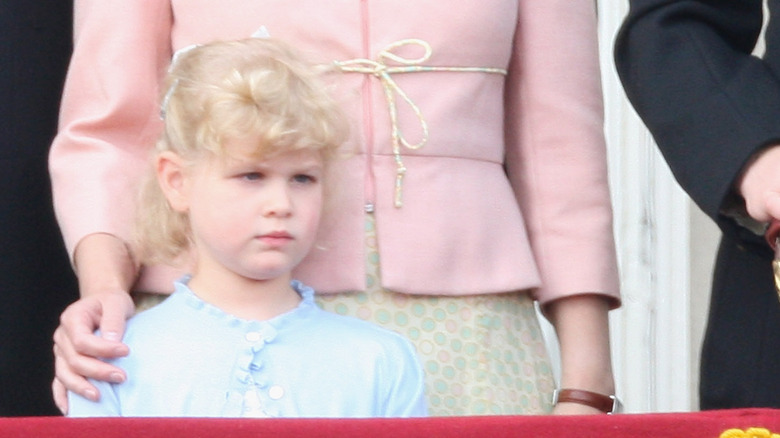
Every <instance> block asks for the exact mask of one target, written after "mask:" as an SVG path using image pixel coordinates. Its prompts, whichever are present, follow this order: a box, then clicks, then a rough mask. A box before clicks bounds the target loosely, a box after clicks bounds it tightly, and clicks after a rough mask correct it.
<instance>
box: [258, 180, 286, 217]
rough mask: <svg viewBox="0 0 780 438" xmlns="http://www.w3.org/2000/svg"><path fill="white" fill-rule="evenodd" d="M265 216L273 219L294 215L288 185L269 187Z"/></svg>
mask: <svg viewBox="0 0 780 438" xmlns="http://www.w3.org/2000/svg"><path fill="white" fill-rule="evenodd" d="M264 214H265V215H266V216H273V217H286V216H289V215H290V214H292V199H291V197H290V190H289V187H287V185H286V184H274V185H273V186H272V187H268V193H267V196H266V197H265V206H264Z"/></svg>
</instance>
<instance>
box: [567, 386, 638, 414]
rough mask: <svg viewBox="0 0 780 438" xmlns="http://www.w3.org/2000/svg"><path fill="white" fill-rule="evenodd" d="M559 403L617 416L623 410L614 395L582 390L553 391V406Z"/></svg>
mask: <svg viewBox="0 0 780 438" xmlns="http://www.w3.org/2000/svg"><path fill="white" fill-rule="evenodd" d="M561 402H567V403H578V404H581V405H585V406H590V407H592V408H595V409H598V410H600V411H601V412H604V413H606V414H617V413H620V412H621V411H622V410H623V404H622V403H621V402H620V399H619V398H617V396H614V395H604V394H599V393H597V392H591V391H584V390H582V389H556V390H554V391H553V397H552V404H553V406H555V405H557V404H558V403H561Z"/></svg>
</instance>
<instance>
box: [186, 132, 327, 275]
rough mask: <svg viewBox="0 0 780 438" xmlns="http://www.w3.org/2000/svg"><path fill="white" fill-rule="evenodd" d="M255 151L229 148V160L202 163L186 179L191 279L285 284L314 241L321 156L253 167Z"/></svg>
mask: <svg viewBox="0 0 780 438" xmlns="http://www.w3.org/2000/svg"><path fill="white" fill-rule="evenodd" d="M254 146H255V145H254V143H252V142H248V141H234V142H229V143H228V144H227V145H226V150H227V151H228V152H229V153H230V157H229V158H227V159H204V160H202V162H201V163H197V164H195V165H194V167H192V168H189V169H188V170H187V171H186V172H185V173H184V177H183V178H184V187H186V190H185V193H186V198H187V199H186V203H187V205H186V207H187V211H188V213H189V218H190V223H191V227H192V234H193V241H194V243H195V247H196V249H197V257H198V266H197V271H196V272H197V274H196V275H204V274H206V273H208V272H214V273H219V274H220V275H228V276H232V275H236V276H239V277H241V278H243V279H248V280H270V279H276V278H279V277H282V278H287V279H289V276H290V271H291V270H292V269H293V268H294V267H295V266H296V265H297V264H298V263H299V262H300V261H301V259H303V258H304V257H305V256H306V254H307V253H308V251H309V249H310V248H311V246H312V244H313V242H314V240H315V238H316V233H317V227H318V225H319V220H320V214H321V210H322V197H323V186H322V177H323V172H324V170H323V162H322V157H321V156H320V154H319V153H317V152H313V151H298V152H291V153H288V154H282V155H279V156H276V157H273V158H270V159H258V158H254V157H252V156H251V153H250V151H252V150H253V149H254Z"/></svg>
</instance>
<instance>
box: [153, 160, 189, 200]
mask: <svg viewBox="0 0 780 438" xmlns="http://www.w3.org/2000/svg"><path fill="white" fill-rule="evenodd" d="M155 169H156V171H157V182H158V183H159V184H160V189H161V190H162V192H163V194H165V198H166V199H168V203H169V204H170V205H171V208H172V209H173V210H174V211H178V212H181V213H184V212H186V211H187V210H189V190H188V184H187V175H186V173H185V166H184V160H183V159H182V158H181V157H180V156H179V155H178V154H176V153H174V152H170V151H166V152H162V153H161V154H160V155H158V156H157V159H156V162H155Z"/></svg>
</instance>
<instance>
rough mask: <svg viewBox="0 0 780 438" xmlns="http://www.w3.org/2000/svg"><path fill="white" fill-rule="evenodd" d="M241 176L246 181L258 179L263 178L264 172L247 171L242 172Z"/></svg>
mask: <svg viewBox="0 0 780 438" xmlns="http://www.w3.org/2000/svg"><path fill="white" fill-rule="evenodd" d="M240 177H241V179H243V180H246V181H257V180H260V179H262V178H263V174H262V173H260V172H247V173H243V174H241V175H240Z"/></svg>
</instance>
